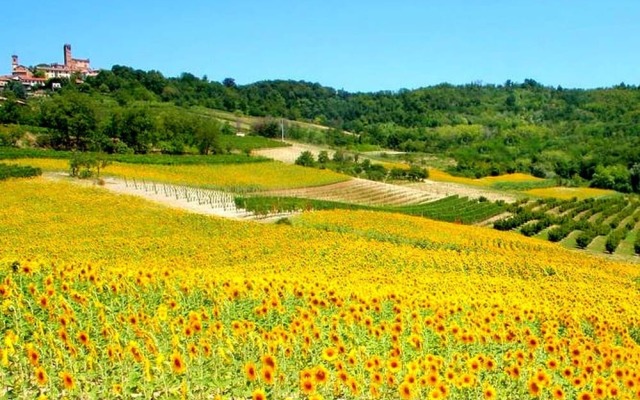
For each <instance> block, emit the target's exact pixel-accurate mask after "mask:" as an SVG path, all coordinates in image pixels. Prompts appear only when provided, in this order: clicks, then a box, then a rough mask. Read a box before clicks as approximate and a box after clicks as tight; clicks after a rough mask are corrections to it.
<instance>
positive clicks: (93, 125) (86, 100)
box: [40, 91, 98, 150]
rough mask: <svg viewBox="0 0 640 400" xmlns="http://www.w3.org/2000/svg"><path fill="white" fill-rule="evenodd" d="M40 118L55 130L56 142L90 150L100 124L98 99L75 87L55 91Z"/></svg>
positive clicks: (44, 123)
mask: <svg viewBox="0 0 640 400" xmlns="http://www.w3.org/2000/svg"><path fill="white" fill-rule="evenodd" d="M40 119H41V124H42V126H44V127H47V128H51V129H52V130H53V133H52V135H51V143H52V145H53V146H54V147H57V148H61V149H67V150H71V149H79V150H87V148H88V147H89V146H90V144H91V141H92V140H93V139H94V138H95V134H96V130H97V127H98V114H97V107H96V104H95V101H94V100H93V98H91V97H90V96H88V95H86V94H83V93H78V92H75V91H70V92H66V93H64V94H60V95H54V96H53V97H52V98H51V99H50V100H49V101H46V102H45V103H44V104H43V105H42V107H41V114H40Z"/></svg>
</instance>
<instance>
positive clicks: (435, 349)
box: [0, 178, 640, 400]
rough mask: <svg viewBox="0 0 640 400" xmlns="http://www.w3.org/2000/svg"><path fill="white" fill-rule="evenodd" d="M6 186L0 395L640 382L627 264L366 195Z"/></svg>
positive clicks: (299, 392)
mask: <svg viewBox="0 0 640 400" xmlns="http://www.w3.org/2000/svg"><path fill="white" fill-rule="evenodd" d="M0 194H1V195H0V397H3V398H4V397H6V398H18V399H34V398H39V399H46V398H50V399H57V398H62V397H66V398H87V399H90V398H138V397H139V398H145V399H156V398H158V399H160V398H162V399H164V398H189V399H192V398H195V399H254V400H257V399H260V400H263V399H287V398H291V399H398V398H400V399H425V398H428V399H445V398H447V399H494V398H496V399H497V398H501V399H502V398H508V399H529V398H531V399H563V398H566V399H576V398H577V399H581V400H587V399H600V398H603V399H604V398H640V345H639V343H640V314H639V313H638V310H640V269H639V268H638V265H636V264H628V263H622V262H616V261H614V260H608V259H604V258H599V257H594V256H588V255H585V254H581V253H578V252H574V251H569V250H566V249H563V248H561V247H559V246H557V245H554V244H551V243H547V242H542V241H539V240H535V239H531V238H526V237H523V236H521V235H518V234H515V233H509V232H498V231H495V230H491V229H485V228H479V227H472V226H461V225H455V224H448V223H444V222H436V221H430V220H426V219H423V218H418V217H411V216H406V215H399V214H391V213H382V212H374V211H348V210H340V211H335V210H334V211H318V212H310V213H305V214H303V215H301V216H299V217H296V218H292V220H291V224H282V225H276V224H259V223H255V222H238V221H230V220H223V219H219V218H212V217H206V216H201V215H196V214H189V213H186V212H181V211H177V210H172V209H168V208H164V207H162V206H160V205H156V204H152V203H148V202H145V201H143V200H142V199H139V198H136V197H129V196H123V195H115V194H111V193H109V192H108V191H106V190H104V189H101V188H91V187H81V186H77V185H73V184H71V183H68V182H50V181H47V180H45V179H44V178H32V179H25V180H14V179H12V180H7V181H2V182H0Z"/></svg>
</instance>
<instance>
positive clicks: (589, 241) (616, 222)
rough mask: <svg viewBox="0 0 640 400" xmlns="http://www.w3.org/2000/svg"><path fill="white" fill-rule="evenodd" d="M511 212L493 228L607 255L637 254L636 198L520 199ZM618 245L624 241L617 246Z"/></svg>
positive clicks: (639, 209) (639, 202)
mask: <svg viewBox="0 0 640 400" xmlns="http://www.w3.org/2000/svg"><path fill="white" fill-rule="evenodd" d="M507 211H509V212H510V213H511V214H512V215H511V216H510V217H508V218H505V219H502V220H499V221H496V222H495V223H494V228H495V229H497V230H502V231H508V230H517V231H518V232H520V233H522V234H523V235H525V236H537V237H543V238H546V239H548V240H549V241H551V242H561V243H563V244H565V245H567V246H569V247H577V248H580V249H591V250H594V251H598V252H604V251H606V252H607V253H609V254H612V253H617V254H625V255H630V254H632V253H631V250H632V249H631V247H630V246H629V243H632V244H633V253H635V254H640V235H639V234H638V232H639V230H640V225H639V224H638V222H640V199H638V198H637V197H629V196H621V195H619V196H613V197H605V198H598V199H593V198H588V199H585V200H578V199H575V198H574V199H571V200H559V199H540V200H536V201H530V200H527V199H523V200H520V201H518V202H516V203H514V204H512V205H509V206H508V207H507ZM621 244H624V245H623V246H621Z"/></svg>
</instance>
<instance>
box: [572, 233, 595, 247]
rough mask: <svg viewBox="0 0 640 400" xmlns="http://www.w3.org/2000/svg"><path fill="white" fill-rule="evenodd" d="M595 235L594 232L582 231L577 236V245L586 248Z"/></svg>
mask: <svg viewBox="0 0 640 400" xmlns="http://www.w3.org/2000/svg"><path fill="white" fill-rule="evenodd" d="M594 237H595V236H594V233H593V232H582V233H581V234H580V235H578V237H577V238H576V246H578V248H580V249H586V248H587V246H588V245H589V243H591V241H592V240H593V238H594Z"/></svg>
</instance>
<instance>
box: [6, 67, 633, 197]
mask: <svg viewBox="0 0 640 400" xmlns="http://www.w3.org/2000/svg"><path fill="white" fill-rule="evenodd" d="M63 83H65V82H63ZM9 92H11V90H9ZM9 94H10V96H9V98H10V99H9V100H8V101H6V102H5V103H4V105H3V106H2V107H0V123H14V124H15V123H19V124H24V125H31V126H39V127H42V128H47V129H48V132H50V135H49V142H48V143H44V144H45V145H50V146H52V147H59V148H71V147H78V148H90V147H92V146H93V147H95V146H96V144H99V146H100V147H101V148H103V149H106V150H107V151H112V152H116V151H122V150H123V149H124V150H127V151H130V150H133V151H135V152H146V151H149V149H150V148H152V147H156V148H157V147H159V148H161V149H162V151H165V152H173V153H180V152H183V151H185V148H189V147H191V148H200V150H201V151H202V152H215V151H218V150H219V149H217V148H216V142H215V134H212V133H211V132H216V134H217V133H218V132H219V131H221V130H222V129H227V130H229V127H228V126H227V127H225V126H211V125H207V124H215V123H214V122H208V120H206V119H202V118H198V117H197V116H194V115H193V114H189V113H181V112H179V111H175V110H188V109H190V108H192V107H194V106H201V107H207V108H212V109H220V110H226V111H230V112H234V113H236V115H251V116H263V117H268V116H271V117H285V118H288V119H291V120H298V121H308V122H314V123H318V124H322V125H327V126H330V127H333V128H335V129H334V130H333V131H332V132H334V134H331V135H326V136H325V137H324V138H323V139H322V140H325V141H326V142H328V143H327V144H330V145H333V146H336V147H341V146H348V145H362V146H364V145H379V146H381V147H384V148H390V149H395V150H401V151H407V152H419V153H428V154H436V155H441V156H447V157H451V158H453V159H454V160H455V161H456V165H455V166H454V167H452V170H451V172H454V173H457V174H459V175H466V176H476V177H481V176H486V175H498V174H503V173H509V172H515V171H522V172H529V173H532V174H534V175H536V176H540V177H550V178H557V179H558V180H559V181H563V182H564V183H568V184H586V183H589V184H591V185H592V186H596V187H602V188H611V189H616V190H619V191H623V192H631V191H636V192H637V191H639V190H640V88H639V87H637V86H629V85H625V84H620V85H618V86H615V87H612V88H602V89H591V90H583V89H565V88H562V87H555V88H554V87H546V86H544V85H542V84H540V83H538V82H536V81H535V80H532V79H527V80H525V81H524V82H523V83H515V82H511V81H506V82H505V83H504V84H500V85H489V84H476V83H472V84H467V85H458V86H454V85H450V84H441V85H437V86H432V87H426V88H420V89H415V90H406V89H402V90H399V91H394V92H390V91H384V92H375V93H350V92H346V91H343V90H336V89H333V88H329V87H324V86H322V85H320V84H317V83H308V82H297V81H263V82H256V83H253V84H249V85H237V84H236V83H235V81H234V80H233V79H231V78H227V79H225V80H223V81H222V82H214V81H209V80H208V79H207V78H206V77H203V78H198V77H195V76H193V75H192V74H188V73H184V74H182V75H181V76H179V77H175V78H167V77H164V76H163V75H162V74H161V73H159V72H157V71H148V72H145V71H141V70H135V69H132V68H129V67H124V66H114V67H113V68H112V69H111V70H110V71H107V70H105V71H102V72H100V74H99V75H98V76H96V77H93V78H89V79H87V80H86V82H84V83H82V84H79V85H75V84H74V85H71V84H68V83H66V84H65V85H64V86H63V89H62V90H60V91H59V92H57V93H56V94H54V95H53V96H51V97H47V98H39V99H30V100H29V102H28V106H26V107H25V106H22V105H20V104H19V103H18V102H16V101H12V100H11V99H12V98H19V97H20V96H22V95H24V94H21V93H19V90H15V93H14V94H13V95H12V96H11V93H9ZM157 102H162V103H173V104H175V105H176V106H178V107H177V108H174V109H171V110H172V111H165V112H163V113H160V114H154V113H152V112H151V111H149V108H148V107H147V106H145V104H146V103H150V104H151V103H157ZM340 130H344V131H349V132H351V133H353V134H352V135H351V134H349V135H341V134H335V132H338V131H340ZM117 146H120V147H121V148H117Z"/></svg>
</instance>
